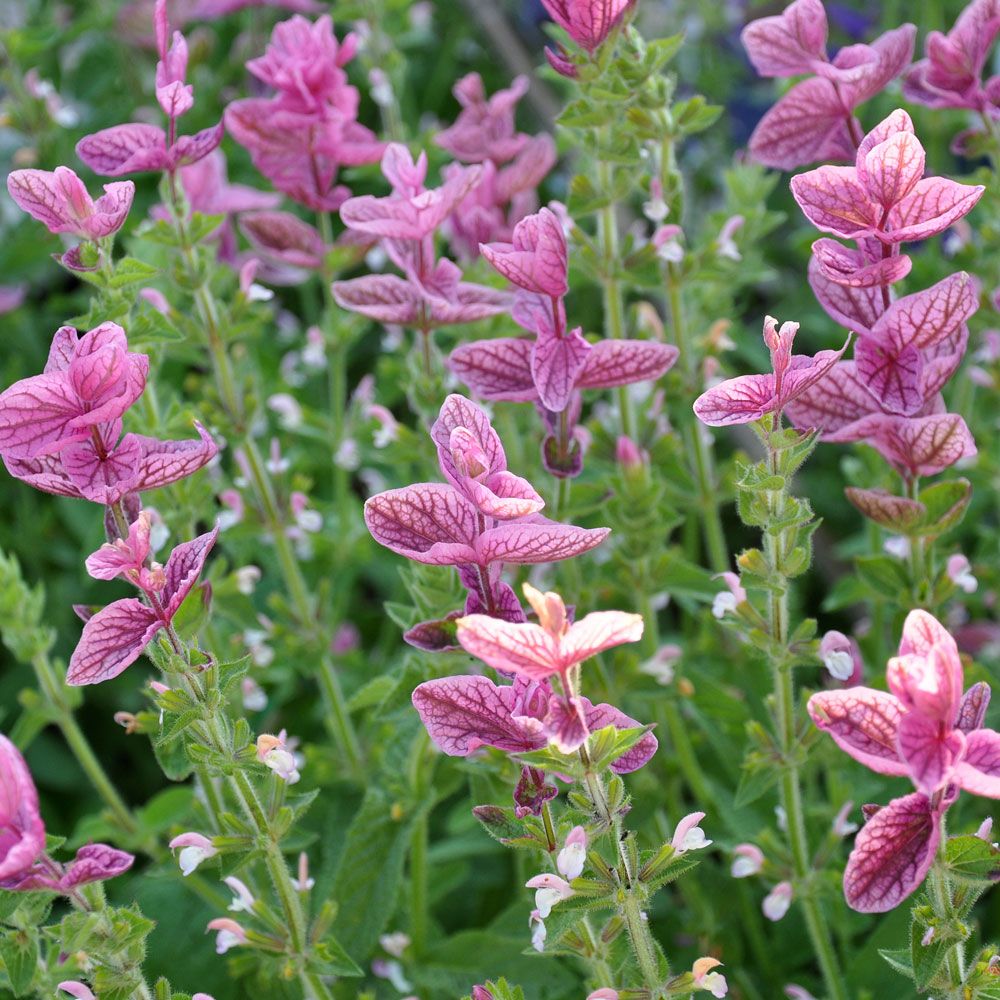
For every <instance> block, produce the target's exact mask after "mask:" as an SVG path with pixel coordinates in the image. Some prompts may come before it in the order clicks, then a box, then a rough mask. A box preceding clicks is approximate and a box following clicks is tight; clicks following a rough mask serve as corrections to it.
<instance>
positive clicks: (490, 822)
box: [472, 805, 548, 851]
mask: <svg viewBox="0 0 1000 1000" xmlns="http://www.w3.org/2000/svg"><path fill="white" fill-rule="evenodd" d="M472 815H473V816H475V817H476V819H477V820H478V821H479V822H480V823H481V824H482V827H483V829H484V830H485V831H486V832H487V833H488V834H489V835H490V836H491V837H492V838H493V839H494V840H498V841H499V842H500V843H501V844H503V845H504V846H505V847H530V848H531V849H532V850H539V849H541V850H543V851H544V850H547V849H548V844H547V843H546V842H545V838H544V837H543V836H542V835H541V833H540V831H538V830H536V829H533V828H532V826H531V825H530V824H529V822H528V820H527V818H525V819H518V818H517V814H516V813H515V812H514V809H513V807H512V806H494V805H486V806H474V807H473V810H472Z"/></svg>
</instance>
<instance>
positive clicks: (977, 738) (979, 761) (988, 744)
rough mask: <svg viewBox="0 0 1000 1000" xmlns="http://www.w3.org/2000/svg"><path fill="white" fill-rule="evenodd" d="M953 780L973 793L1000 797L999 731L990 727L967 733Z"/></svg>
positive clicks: (992, 797)
mask: <svg viewBox="0 0 1000 1000" xmlns="http://www.w3.org/2000/svg"><path fill="white" fill-rule="evenodd" d="M955 780H956V781H957V782H958V783H959V784H960V785H961V786H962V788H964V789H965V790H966V791H967V792H972V794H973V795H983V796H985V797H986V798H990V799H1000V733H995V732H994V731H993V730H992V729H976V730H974V731H973V732H971V733H969V735H968V737H967V739H966V744H965V756H964V757H963V758H962V760H961V761H960V763H959V764H958V766H957V767H956V768H955Z"/></svg>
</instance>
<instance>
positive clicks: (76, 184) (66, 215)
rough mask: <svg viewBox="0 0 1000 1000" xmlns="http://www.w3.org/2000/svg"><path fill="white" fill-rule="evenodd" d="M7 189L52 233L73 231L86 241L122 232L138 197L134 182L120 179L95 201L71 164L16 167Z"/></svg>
mask: <svg viewBox="0 0 1000 1000" xmlns="http://www.w3.org/2000/svg"><path fill="white" fill-rule="evenodd" d="M7 190H8V191H9V192H10V196H11V198H13V199H14V201H15V202H16V203H17V206H18V207H19V208H21V209H22V210H23V211H25V212H27V213H28V215H30V216H31V217H32V218H33V219H37V220H38V221H39V222H41V223H42V224H43V225H44V226H46V227H47V228H48V230H49V232H52V233H72V234H73V235H74V236H79V237H80V238H81V239H84V240H99V239H102V238H103V237H105V236H110V235H111V234H112V233H116V232H118V230H119V229H121V227H122V226H123V225H124V224H125V219H126V217H127V216H128V213H129V210H130V209H131V207H132V198H133V197H134V196H135V185H134V184H133V183H132V182H131V181H117V182H115V183H112V184H105V185H104V194H103V195H101V197H100V198H98V199H97V201H94V200H93V199H92V198H91V197H90V195H89V194H88V193H87V189H86V188H85V187H84V185H83V181H81V180H80V178H79V177H77V175H76V174H75V173H74V172H73V171H72V170H70V169H69V167H56V169H55V170H54V171H49V170H14V171H12V172H11V173H10V174H9V175H8V176H7Z"/></svg>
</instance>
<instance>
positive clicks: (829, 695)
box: [807, 687, 909, 775]
mask: <svg viewBox="0 0 1000 1000" xmlns="http://www.w3.org/2000/svg"><path fill="white" fill-rule="evenodd" d="M807 707H808V711H809V717H810V718H811V719H812V720H813V722H814V723H815V725H816V727H817V728H818V729H822V730H823V731H824V732H827V733H829V734H830V736H832V737H833V740H834V742H835V743H836V744H837V746H839V747H840V749H841V750H843V751H844V752H845V753H848V754H850V755H851V756H852V757H853V758H854V759H855V760H857V761H860V762H861V763H862V764H864V765H865V767H868V768H871V769H872V770H873V771H876V772H878V773H879V774H894V775H905V774H908V773H909V771H908V769H907V766H906V764H905V763H904V762H903V761H902V760H901V759H900V757H899V751H898V749H897V747H896V737H897V733H898V731H899V724H900V719H901V718H902V715H903V706H902V704H901V703H900V701H899V699H898V698H896V697H894V696H893V695H891V694H886V693H885V692H883V691H875V690H873V689H872V688H865V687H854V688H846V689H845V690H842V691H821V692H819V693H818V694H814V695H813V696H812V697H811V698H810V699H809V704H808V706H807Z"/></svg>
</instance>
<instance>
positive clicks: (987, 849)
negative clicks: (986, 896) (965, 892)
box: [945, 834, 1000, 883]
mask: <svg viewBox="0 0 1000 1000" xmlns="http://www.w3.org/2000/svg"><path fill="white" fill-rule="evenodd" d="M945 858H946V863H947V865H948V871H949V872H950V873H951V874H952V875H953V876H954V877H955V878H958V879H961V880H962V881H965V882H974V883H982V882H985V883H992V882H993V881H994V880H995V876H996V875H997V874H1000V850H998V849H997V848H995V847H994V846H993V845H992V844H989V843H987V842H986V841H985V840H981V839H980V838H979V837H975V836H972V835H971V834H970V835H967V836H963V837H951V838H949V840H948V845H947V849H946V854H945Z"/></svg>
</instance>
